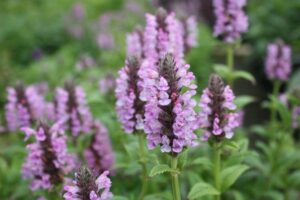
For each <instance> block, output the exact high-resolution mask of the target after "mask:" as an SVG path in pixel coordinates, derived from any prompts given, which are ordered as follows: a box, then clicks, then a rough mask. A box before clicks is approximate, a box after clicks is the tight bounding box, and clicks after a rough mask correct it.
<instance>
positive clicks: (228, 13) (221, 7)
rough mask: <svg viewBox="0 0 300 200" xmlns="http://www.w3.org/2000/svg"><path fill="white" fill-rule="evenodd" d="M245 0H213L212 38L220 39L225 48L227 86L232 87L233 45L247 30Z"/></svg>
mask: <svg viewBox="0 0 300 200" xmlns="http://www.w3.org/2000/svg"><path fill="white" fill-rule="evenodd" d="M245 5H246V0H243V1H239V0H214V1H213V6H214V13H215V16H216V22H215V27H214V36H215V37H218V38H219V39H221V40H222V41H223V42H224V43H225V44H224V45H225V46H227V50H226V54H227V66H228V69H229V76H228V80H227V81H228V84H229V85H230V86H233V81H234V80H233V77H232V73H233V70H234V48H235V43H237V41H238V40H239V39H240V38H241V34H242V33H245V32H246V31H247V30H248V24H249V22H248V17H247V15H246V14H245V12H244V11H243V7H244V6H245Z"/></svg>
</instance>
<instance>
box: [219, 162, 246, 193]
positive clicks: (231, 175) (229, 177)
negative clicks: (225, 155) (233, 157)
mask: <svg viewBox="0 0 300 200" xmlns="http://www.w3.org/2000/svg"><path fill="white" fill-rule="evenodd" d="M247 169H249V167H248V166H246V165H234V166H230V167H228V168H225V169H224V170H223V171H222V173H221V177H222V187H221V188H222V191H225V190H227V189H228V188H229V187H230V186H231V185H232V184H234V183H235V181H236V180H237V179H238V178H239V177H240V176H241V175H242V174H243V173H244V172H245V171H246V170H247Z"/></svg>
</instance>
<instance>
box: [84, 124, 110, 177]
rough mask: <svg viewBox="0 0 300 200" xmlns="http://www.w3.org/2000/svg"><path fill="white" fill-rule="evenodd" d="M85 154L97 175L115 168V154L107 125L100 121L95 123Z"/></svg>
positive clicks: (90, 166)
mask: <svg viewBox="0 0 300 200" xmlns="http://www.w3.org/2000/svg"><path fill="white" fill-rule="evenodd" d="M84 156H85V159H86V161H87V164H88V166H89V168H90V169H91V170H92V171H93V172H94V174H95V175H97V176H98V175H99V174H101V173H103V172H104V171H112V169H113V166H114V163H115V156H114V152H113V150H112V147H111V142H110V138H109V135H108V132H107V129H106V127H105V126H104V125H103V124H102V123H101V122H99V121H96V122H95V123H94V126H93V136H92V140H91V143H90V145H89V147H88V148H87V149H86V150H85V151H84Z"/></svg>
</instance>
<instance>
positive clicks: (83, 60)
mask: <svg viewBox="0 0 300 200" xmlns="http://www.w3.org/2000/svg"><path fill="white" fill-rule="evenodd" d="M95 66H96V61H95V60H94V58H92V57H91V56H89V55H86V54H84V55H81V56H80V58H79V60H78V62H77V63H76V64H75V67H76V69H77V70H83V69H87V68H92V67H95Z"/></svg>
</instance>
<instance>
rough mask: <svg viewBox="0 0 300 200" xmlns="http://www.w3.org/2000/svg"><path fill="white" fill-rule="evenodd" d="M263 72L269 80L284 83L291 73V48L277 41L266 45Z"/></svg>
mask: <svg viewBox="0 0 300 200" xmlns="http://www.w3.org/2000/svg"><path fill="white" fill-rule="evenodd" d="M265 72H266V74H267V76H268V78H269V79H277V80H281V81H286V80H287V79H288V78H289V75H290V73H291V48H290V46H288V45H286V44H284V43H283V41H281V40H278V41H277V42H276V43H272V44H269V45H268V49H267V57H266V61H265Z"/></svg>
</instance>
